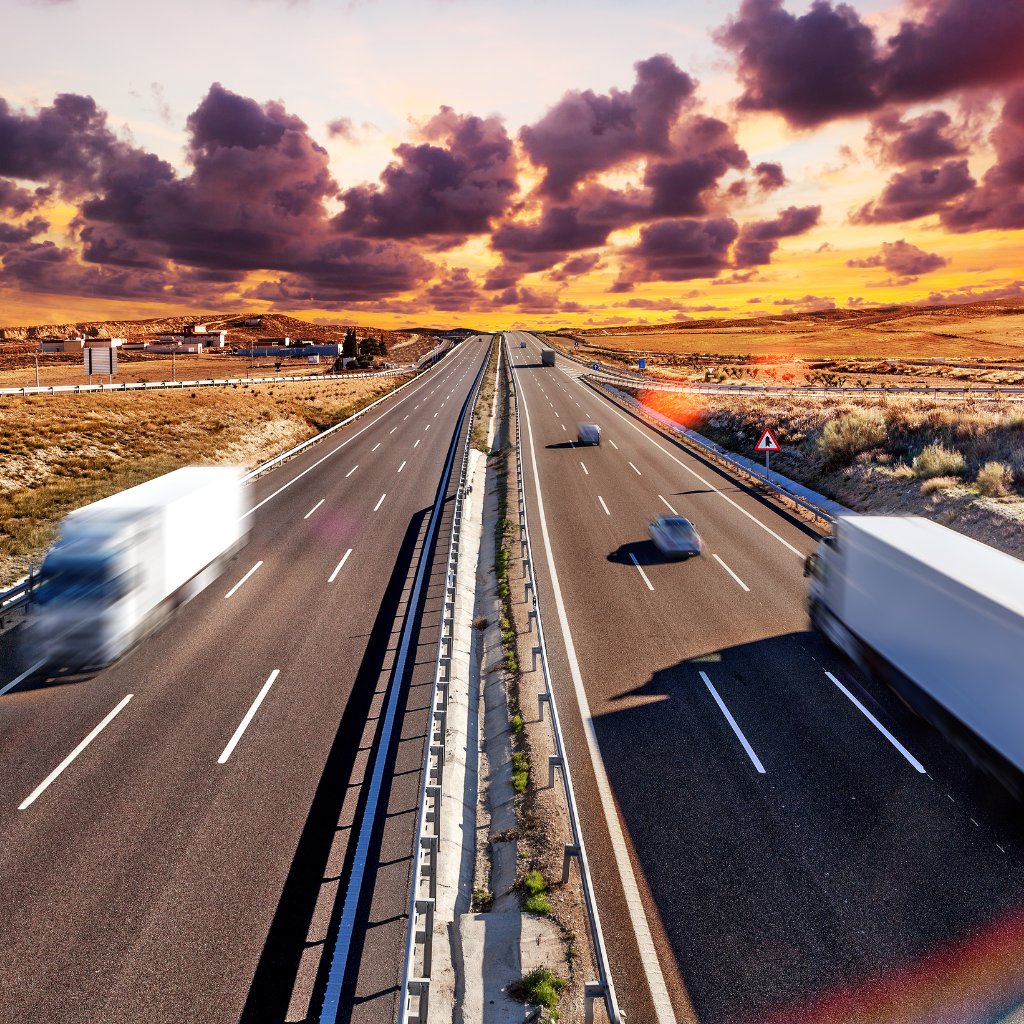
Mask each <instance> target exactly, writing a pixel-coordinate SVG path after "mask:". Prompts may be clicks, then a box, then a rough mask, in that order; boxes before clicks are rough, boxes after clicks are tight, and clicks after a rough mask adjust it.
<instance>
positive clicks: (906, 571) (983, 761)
mask: <svg viewBox="0 0 1024 1024" xmlns="http://www.w3.org/2000/svg"><path fill="white" fill-rule="evenodd" d="M805 575H809V576H810V577H811V595H810V613H811V620H812V622H813V623H814V624H815V626H817V627H818V628H819V629H820V630H821V631H822V632H823V633H824V634H825V636H827V637H828V639H829V640H831V641H832V643H834V644H835V645H836V646H837V647H838V648H840V650H842V651H843V652H845V653H846V654H847V655H848V656H849V657H850V658H851V659H852V660H853V661H854V662H855V663H856V664H857V665H858V666H859V667H860V668H862V669H863V670H864V671H865V672H868V673H869V674H871V675H872V676H874V677H875V678H877V679H879V680H880V681H882V682H884V683H885V684H886V685H888V686H889V687H890V688H891V689H892V690H893V691H895V693H896V694H897V696H899V697H900V698H901V699H902V700H903V702H904V703H905V704H907V705H908V706H909V707H910V708H911V709H912V710H913V711H915V712H916V713H917V714H918V715H920V716H921V717H922V718H924V719H925V720H927V721H928V722H930V723H931V724H932V725H933V726H935V727H936V728H937V729H938V730H939V731H940V732H942V733H943V735H945V736H946V737H947V739H949V740H950V741H951V742H953V743H954V744H956V745H957V746H958V747H960V749H962V750H963V751H964V752H965V753H966V754H967V755H968V756H969V757H970V758H971V759H972V760H973V761H974V762H975V764H977V765H978V766H979V767H981V768H983V769H984V770H986V771H987V772H989V774H991V775H992V776H994V777H995V778H996V779H998V780H999V781H1000V782H1001V783H1002V784H1003V785H1004V786H1006V788H1007V789H1009V790H1010V792H1011V793H1013V794H1014V796H1016V797H1017V799H1018V800H1021V801H1022V802H1024V669H1022V655H1024V563H1022V562H1020V561H1019V560H1018V559H1016V558H1013V557H1011V556H1010V555H1005V554H1003V553H1002V552H1000V551H996V550H995V548H991V547H988V546H987V545H985V544H981V543H979V542H978V541H976V540H971V539H970V538H969V537H965V536H963V535H962V534H959V533H955V532H953V531H952V530H949V529H946V528H945V527H943V526H940V525H939V524H938V523H934V522H932V521H931V520H928V519H922V518H918V517H906V518H899V517H890V516H844V517H841V518H840V519H839V521H838V523H837V524H836V527H835V532H834V535H833V536H832V537H827V538H825V539H824V540H823V541H822V542H821V544H820V545H819V548H818V552H817V553H816V554H812V555H809V556H808V558H807V562H806V566H805Z"/></svg>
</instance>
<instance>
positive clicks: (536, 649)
mask: <svg viewBox="0 0 1024 1024" xmlns="http://www.w3.org/2000/svg"><path fill="white" fill-rule="evenodd" d="M531 653H532V654H533V669H532V671H534V672H536V671H537V658H538V657H539V656H540V655H542V654H543V653H544V651H543V649H542V648H541V647H539V646H538V647H534V648H533V649H532V651H531Z"/></svg>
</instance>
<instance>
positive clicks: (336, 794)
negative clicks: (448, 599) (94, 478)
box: [0, 338, 489, 1024]
mask: <svg viewBox="0 0 1024 1024" xmlns="http://www.w3.org/2000/svg"><path fill="white" fill-rule="evenodd" d="M487 340H488V339H486V338H479V339H470V340H468V341H467V342H465V343H463V344H462V345H460V346H458V347H457V348H456V350H455V351H454V352H453V353H452V354H451V355H449V356H448V357H447V358H446V359H445V360H443V361H442V362H441V363H440V364H439V365H438V366H437V367H436V368H435V369H434V370H432V371H431V372H429V373H427V374H425V375H424V376H422V377H421V378H420V379H419V380H417V381H416V382H415V383H414V384H413V385H411V386H410V387H408V388H406V389H405V390H404V391H402V392H401V393H399V394H398V395H396V396H394V397H393V398H392V399H389V400H388V401H387V402H385V403H383V404H382V405H381V406H380V407H378V408H377V409H375V410H373V412H371V413H368V414H367V415H366V416H365V417H363V418H361V419H359V420H357V421H355V422H354V423H353V424H352V425H351V426H349V427H346V428H345V429H344V430H342V431H339V432H338V433H336V434H335V435H332V436H331V437H330V438H327V439H325V440H324V441H323V442H321V443H320V444H316V445H312V446H310V448H309V449H307V450H306V451H305V452H303V453H302V454H301V455H299V456H297V457H296V458H294V459H293V460H291V461H289V462H287V463H285V464H284V465H283V466H281V467H280V468H278V469H276V470H274V471H273V472H270V473H268V474H266V475H264V476H263V477H261V478H259V479H258V480H256V481H255V482H254V483H253V484H252V485H251V491H252V504H253V512H252V514H251V517H250V518H251V522H252V533H251V539H250V543H249V544H248V546H247V547H245V548H244V549H243V550H242V552H241V553H240V554H239V555H238V556H237V557H236V558H235V559H234V560H233V561H232V563H231V564H230V566H229V568H228V571H227V572H226V573H225V574H224V575H223V576H222V577H221V578H220V579H219V580H217V581H216V582H215V583H214V584H213V585H212V586H211V587H209V588H208V589H207V590H206V591H204V592H203V593H202V594H201V595H199V596H198V597H197V598H195V599H194V600H193V601H192V602H190V603H189V604H187V605H185V606H184V607H183V608H181V609H179V611H178V612H177V613H176V614H175V615H174V616H173V617H172V618H171V619H170V620H169V621H168V622H167V623H166V624H165V625H164V626H163V627H162V628H161V629H160V630H158V631H157V632H156V633H155V634H154V635H152V636H150V637H149V638H148V639H147V640H145V641H144V642H143V643H141V644H140V645H139V646H138V647H136V648H135V649H134V650H133V651H131V652H130V653H129V654H127V655H126V656H125V657H124V658H122V659H121V660H120V661H118V662H117V663H115V664H114V665H112V666H110V667H108V668H107V669H105V670H103V671H100V672H96V673H93V674H89V675H76V676H57V677H53V678H47V679H41V678H35V677H33V678H29V679H28V680H26V681H25V682H23V683H22V684H20V685H18V686H16V687H14V688H12V689H11V690H10V692H8V693H6V694H4V695H3V696H0V765H2V772H0V837H2V838H0V879H2V884H0V920H3V922H4V926H3V928H2V929H0V963H2V964H3V969H2V971H0V1019H2V1020H5V1021H48V1022H61V1024H63V1022H72V1021H83V1022H85V1021H88V1022H93V1024H96V1022H108V1021H109V1022H124V1021H130V1020H135V1021H142V1020H146V1021H167V1022H171V1021H182V1022H186V1021H187V1022H206V1021H208V1022H210V1024H223V1022H225V1021H234V1020H240V1019H244V1020H247V1021H264V1020H265V1021H271V1020H273V1021H282V1020H296V1021H297V1020H307V1019H309V1020H315V1019H317V1017H318V1014H319V1007H320V1003H321V1002H322V1000H323V995H324V989H325V986H326V982H327V975H328V970H329V968H330V966H331V958H332V954H333V934H334V929H335V927H336V925H337V919H338V914H339V906H340V902H341V901H340V899H339V898H338V894H339V893H343V892H344V890H345V886H346V883H347V879H348V874H349V872H350V870H351V860H352V844H351V843H350V841H349V840H350V837H351V833H352V831H353V829H352V826H353V824H355V825H358V824H359V814H360V813H361V811H360V808H361V802H362V800H363V799H364V790H365V787H364V786H363V785H362V782H363V772H364V770H365V767H366V765H367V763H368V761H369V759H370V758H371V757H372V755H373V752H374V745H375V743H376V738H375V737H376V730H377V725H378V722H377V715H378V712H379V709H380V706H381V704H382V702H383V701H384V699H385V696H386V694H387V692H388V687H389V685H397V686H401V687H402V688H403V689H402V691H401V694H402V699H401V701H400V707H399V717H398V722H397V725H396V733H395V744H396V745H397V744H398V743H399V740H402V741H403V753H402V755H401V756H402V757H406V758H407V760H408V763H409V764H410V765H413V766H415V764H416V763H422V752H423V747H422V729H420V730H419V734H418V738H417V722H416V720H415V719H416V714H415V709H414V708H410V709H407V708H406V695H407V690H408V687H409V685H410V678H413V680H414V673H413V674H411V675H410V674H407V676H406V677H405V678H404V679H399V680H397V682H395V683H394V684H391V682H390V670H391V667H392V663H393V661H394V648H395V643H396V639H397V636H398V634H399V630H400V629H401V628H402V624H403V621H404V616H405V612H406V611H407V607H406V606H407V604H408V603H409V595H410V589H411V580H412V576H413V574H414V573H415V571H416V568H417V564H418V559H419V556H420V553H421V551H420V549H421V547H422V544H423V538H424V533H425V530H426V526H427V521H428V519H429V517H430V511H431V507H432V505H433V503H434V501H435V494H436V492H437V491H438V486H439V481H440V479H441V474H442V469H443V467H444V464H445V461H446V457H447V455H448V451H449V447H450V445H451V443H452V439H453V432H454V430H455V427H456V423H457V422H458V419H459V415H460V412H461V409H462V406H463V404H464V401H465V399H466V397H467V395H468V393H469V391H470V389H471V388H472V386H473V383H474V380H475V378H476V376H477V373H478V370H479V369H480V367H481V365H482V363H483V360H484V359H485V357H486V356H487V354H488V351H489V345H488V344H487V343H486V341H487ZM196 525H197V529H201V528H202V524H196ZM446 544H447V536H446V535H445V534H444V533H443V523H442V538H441V545H440V546H441V549H442V554H441V556H440V557H441V558H442V560H443V557H444V550H445V547H446ZM427 555H428V557H432V552H429V551H428V552H427ZM430 576H431V574H430V573H428V580H429V578H430ZM427 596H428V597H429V593H428V595H427ZM424 607H425V606H424ZM422 610H423V609H422V608H413V609H412V613H413V614H414V615H417V616H418V615H419V614H420V613H421V611H422ZM427 632H428V633H429V630H427ZM419 642H420V643H421V645H425V646H427V647H429V643H430V637H429V636H424V637H421V638H420V640H419ZM434 642H435V643H436V633H435V634H434ZM416 644H417V640H416V639H415V638H414V648H413V649H414V652H415V651H416V650H417V649H418V648H417V647H416ZM6 682H8V679H0V686H3V685H4V684H5V683H6ZM407 710H410V713H411V716H412V717H411V720H410V721H407V720H406V711H407ZM421 717H422V716H421ZM422 724H423V723H419V725H421V726H422ZM72 755H73V756H72ZM397 756H399V755H396V754H392V755H391V756H390V760H389V764H391V765H394V763H395V760H396V757H397ZM62 766H63V770H59V769H61V767H62ZM410 771H411V770H409V771H405V773H404V774H405V778H403V781H402V785H406V786H410V787H412V788H414V789H415V790H416V792H418V785H419V780H418V777H417V776H415V772H414V771H412V772H411V777H410ZM393 797H394V799H397V800H399V802H401V801H404V800H405V799H406V796H405V794H404V793H399V794H397V795H393V794H392V792H391V785H390V781H388V782H387V783H386V785H385V788H384V792H383V795H382V803H381V814H382V815H383V814H384V813H385V812H390V811H391V810H392V809H393V808H392V807H391V801H392V799H393ZM414 826H415V812H413V814H412V815H411V816H410V815H405V816H404V817H393V816H392V815H390V813H389V816H388V825H387V830H385V829H384V826H383V825H382V826H381V827H380V828H375V829H374V842H373V844H371V849H370V860H369V866H368V868H367V881H366V887H365V889H366V898H365V899H364V900H363V901H361V903H360V907H361V909H360V914H359V917H358V920H357V921H356V923H355V927H356V933H357V934H356V941H354V942H353V946H352V950H353V952H352V956H351V958H350V961H349V963H348V968H347V970H346V971H345V972H344V977H345V979H346V985H347V988H346V992H348V993H349V995H348V996H347V997H346V998H347V999H348V1004H347V1006H346V1007H345V1008H344V1012H343V1013H342V1014H341V1015H339V1018H338V1019H358V1020H375V1021H376V1020H379V1021H390V1020H391V1019H392V1017H393V1014H394V1010H395V1004H396V992H395V987H396V986H397V983H398V980H399V978H400V976H401V970H402V946H403V943H404V938H405V921H404V914H405V908H406V906H407V902H408V891H409V890H408V882H409V878H408V875H409V861H408V853H409V850H410V849H411V844H412V837H413V833H414ZM403 843H404V848H405V859H404V860H403V859H402V856H401V852H402V849H403ZM382 844H383V845H382ZM385 864H386V865H388V868H387V870H384V869H383V867H382V865H385ZM396 865H397V867H396ZM403 871H404V874H403ZM392 919H394V921H392V923H391V925H390V926H388V927H375V928H374V929H373V934H372V935H371V936H370V937H369V938H367V936H366V934H365V933H366V931H367V929H368V928H369V927H370V925H371V924H374V925H375V924H377V923H379V922H382V921H390V920H392ZM368 922H369V923H368ZM396 922H397V923H396ZM370 982H372V985H371V984H370ZM367 986H369V989H367ZM389 986H390V988H389ZM364 990H366V991H368V992H369V993H370V995H374V994H375V995H374V997H373V998H370V997H368V996H361V995H359V993H360V992H363V991H364ZM354 1000H355V1001H357V1002H358V1007H359V1009H358V1012H355V1011H353V1009H352V1006H353V1001H354Z"/></svg>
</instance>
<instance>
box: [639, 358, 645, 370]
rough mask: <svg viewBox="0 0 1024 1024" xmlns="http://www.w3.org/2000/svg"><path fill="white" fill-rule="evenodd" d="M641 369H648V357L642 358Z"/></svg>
mask: <svg viewBox="0 0 1024 1024" xmlns="http://www.w3.org/2000/svg"><path fill="white" fill-rule="evenodd" d="M640 369H641V370H646V369H647V360H646V359H641V360H640Z"/></svg>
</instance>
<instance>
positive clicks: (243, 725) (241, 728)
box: [217, 668, 281, 764]
mask: <svg viewBox="0 0 1024 1024" xmlns="http://www.w3.org/2000/svg"><path fill="white" fill-rule="evenodd" d="M280 674H281V670H280V669H279V668H275V669H274V671H273V672H271V673H270V678H269V679H268V680H267V681H266V682H265V683H264V684H263V689H262V690H260V692H259V695H258V696H257V698H256V699H255V700H254V701H253V702H252V707H251V708H249V710H248V711H246V713H245V718H243V719H242V721H241V722H239V723H238V728H237V729H236V730H235V735H234V736H232V737H231V739H229V740H228V745H227V746H226V747H225V748H224V753H223V754H221V755H220V757H218V758H217V764H224V762H225V761H227V759H228V758H229V757H230V756H231V751H233V750H234V749H235V747H236V746H237V745H238V741H239V740H240V739H241V738H242V734H243V733H244V732H245V730H246V729H248V728H249V723H250V722H251V721H252V720H253V716H254V715H255V714H256V712H257V711H259V707H260V705H261V704H262V703H263V698H264V697H266V695H267V694H268V693H270V688H271V687H272V686H273V685H274V680H275V679H276V678H277V677H278V676H279V675H280Z"/></svg>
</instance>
